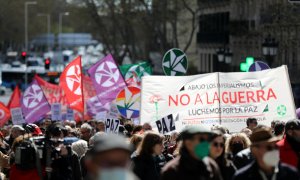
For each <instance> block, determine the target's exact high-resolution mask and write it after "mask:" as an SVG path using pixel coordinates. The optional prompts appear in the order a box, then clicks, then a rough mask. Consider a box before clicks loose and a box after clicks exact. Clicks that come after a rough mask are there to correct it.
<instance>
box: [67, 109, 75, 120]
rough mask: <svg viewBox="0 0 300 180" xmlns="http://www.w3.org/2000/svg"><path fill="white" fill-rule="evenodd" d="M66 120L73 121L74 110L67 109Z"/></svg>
mask: <svg viewBox="0 0 300 180" xmlns="http://www.w3.org/2000/svg"><path fill="white" fill-rule="evenodd" d="M66 119H67V120H73V121H74V110H73V109H70V108H67V114H66Z"/></svg>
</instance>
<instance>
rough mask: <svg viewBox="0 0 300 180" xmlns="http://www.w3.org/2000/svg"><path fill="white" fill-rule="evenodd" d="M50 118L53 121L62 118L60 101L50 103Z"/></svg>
mask: <svg viewBox="0 0 300 180" xmlns="http://www.w3.org/2000/svg"><path fill="white" fill-rule="evenodd" d="M51 119H52V120H53V121H60V120H62V113H61V104H60V103H53V104H51Z"/></svg>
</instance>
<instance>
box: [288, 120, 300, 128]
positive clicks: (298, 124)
mask: <svg viewBox="0 0 300 180" xmlns="http://www.w3.org/2000/svg"><path fill="white" fill-rule="evenodd" d="M288 130H300V120H298V119H292V120H289V121H288V122H286V124H285V131H288Z"/></svg>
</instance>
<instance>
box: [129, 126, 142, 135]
mask: <svg viewBox="0 0 300 180" xmlns="http://www.w3.org/2000/svg"><path fill="white" fill-rule="evenodd" d="M142 129H143V126H142V125H137V126H135V127H134V128H133V130H132V134H135V133H137V132H139V131H141V130H142Z"/></svg>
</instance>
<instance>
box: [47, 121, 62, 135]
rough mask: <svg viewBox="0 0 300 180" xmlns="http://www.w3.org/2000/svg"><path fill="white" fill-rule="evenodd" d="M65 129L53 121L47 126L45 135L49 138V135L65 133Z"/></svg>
mask: <svg viewBox="0 0 300 180" xmlns="http://www.w3.org/2000/svg"><path fill="white" fill-rule="evenodd" d="M65 130H66V129H65V127H63V126H62V125H61V124H60V123H53V124H51V125H49V126H48V127H47V129H46V136H45V137H46V138H51V136H60V135H61V133H63V134H64V133H65ZM64 135H65V134H64Z"/></svg>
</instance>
